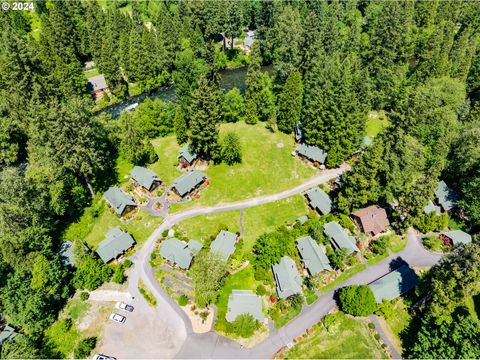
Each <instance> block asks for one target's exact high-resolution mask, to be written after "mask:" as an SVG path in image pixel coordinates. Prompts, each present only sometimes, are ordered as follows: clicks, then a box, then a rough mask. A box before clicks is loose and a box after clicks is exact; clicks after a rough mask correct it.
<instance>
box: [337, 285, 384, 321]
mask: <svg viewBox="0 0 480 360" xmlns="http://www.w3.org/2000/svg"><path fill="white" fill-rule="evenodd" d="M339 299H340V307H341V309H342V311H344V312H346V313H347V314H350V315H354V316H369V315H371V314H372V313H373V312H374V311H375V310H376V309H377V302H376V301H375V297H374V296H373V292H372V290H370V288H369V287H368V286H367V285H350V286H346V287H344V288H342V289H340V294H339Z"/></svg>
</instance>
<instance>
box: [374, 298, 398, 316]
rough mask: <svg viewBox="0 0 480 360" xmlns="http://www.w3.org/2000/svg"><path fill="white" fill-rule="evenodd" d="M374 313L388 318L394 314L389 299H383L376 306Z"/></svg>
mask: <svg viewBox="0 0 480 360" xmlns="http://www.w3.org/2000/svg"><path fill="white" fill-rule="evenodd" d="M375 314H377V315H378V316H383V317H384V318H385V319H387V320H388V319H390V318H391V317H392V316H394V315H395V309H394V306H393V304H392V303H391V302H390V301H388V300H386V299H383V302H382V303H381V304H380V305H379V306H378V309H377V310H376V311H375Z"/></svg>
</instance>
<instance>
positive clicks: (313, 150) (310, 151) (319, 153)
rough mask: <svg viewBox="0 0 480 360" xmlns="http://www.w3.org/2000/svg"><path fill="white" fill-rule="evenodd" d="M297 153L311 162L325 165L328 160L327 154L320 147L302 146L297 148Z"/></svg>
mask: <svg viewBox="0 0 480 360" xmlns="http://www.w3.org/2000/svg"><path fill="white" fill-rule="evenodd" d="M295 153H296V154H297V155H298V156H301V157H303V158H305V159H307V160H310V161H311V162H317V163H319V164H323V163H324V162H325V159H326V158H327V152H326V151H325V150H323V149H321V148H319V147H318V146H313V145H307V144H300V145H298V146H297V148H296V150H295Z"/></svg>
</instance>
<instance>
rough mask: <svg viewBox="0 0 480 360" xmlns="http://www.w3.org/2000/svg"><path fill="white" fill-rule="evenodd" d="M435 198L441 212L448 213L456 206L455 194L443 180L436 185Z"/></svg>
mask: <svg viewBox="0 0 480 360" xmlns="http://www.w3.org/2000/svg"><path fill="white" fill-rule="evenodd" d="M435 196H436V197H437V200H438V204H439V205H440V206H441V207H442V209H443V211H449V210H451V209H453V208H454V207H456V206H457V199H458V196H457V193H456V192H455V191H454V190H452V189H450V188H449V187H448V186H447V184H446V183H445V181H443V180H442V181H440V182H439V183H438V185H437V188H436V189H435Z"/></svg>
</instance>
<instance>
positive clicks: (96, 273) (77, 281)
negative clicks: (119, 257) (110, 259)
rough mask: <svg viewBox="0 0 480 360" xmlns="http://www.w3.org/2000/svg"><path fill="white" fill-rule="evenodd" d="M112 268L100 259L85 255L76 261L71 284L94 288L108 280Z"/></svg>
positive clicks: (78, 287) (79, 287)
mask: <svg viewBox="0 0 480 360" xmlns="http://www.w3.org/2000/svg"><path fill="white" fill-rule="evenodd" d="M112 272H113V270H112V269H111V268H110V267H109V266H106V265H105V264H104V263H103V262H102V261H101V260H100V259H97V258H95V257H94V256H93V255H87V256H85V257H83V259H82V260H81V261H80V262H79V263H78V265H77V270H76V271H75V275H74V276H73V285H74V286H75V287H76V288H77V289H87V290H90V291H92V290H95V289H96V288H98V287H99V286H100V285H102V284H103V283H104V282H106V281H108V280H110V278H111V276H112Z"/></svg>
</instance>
